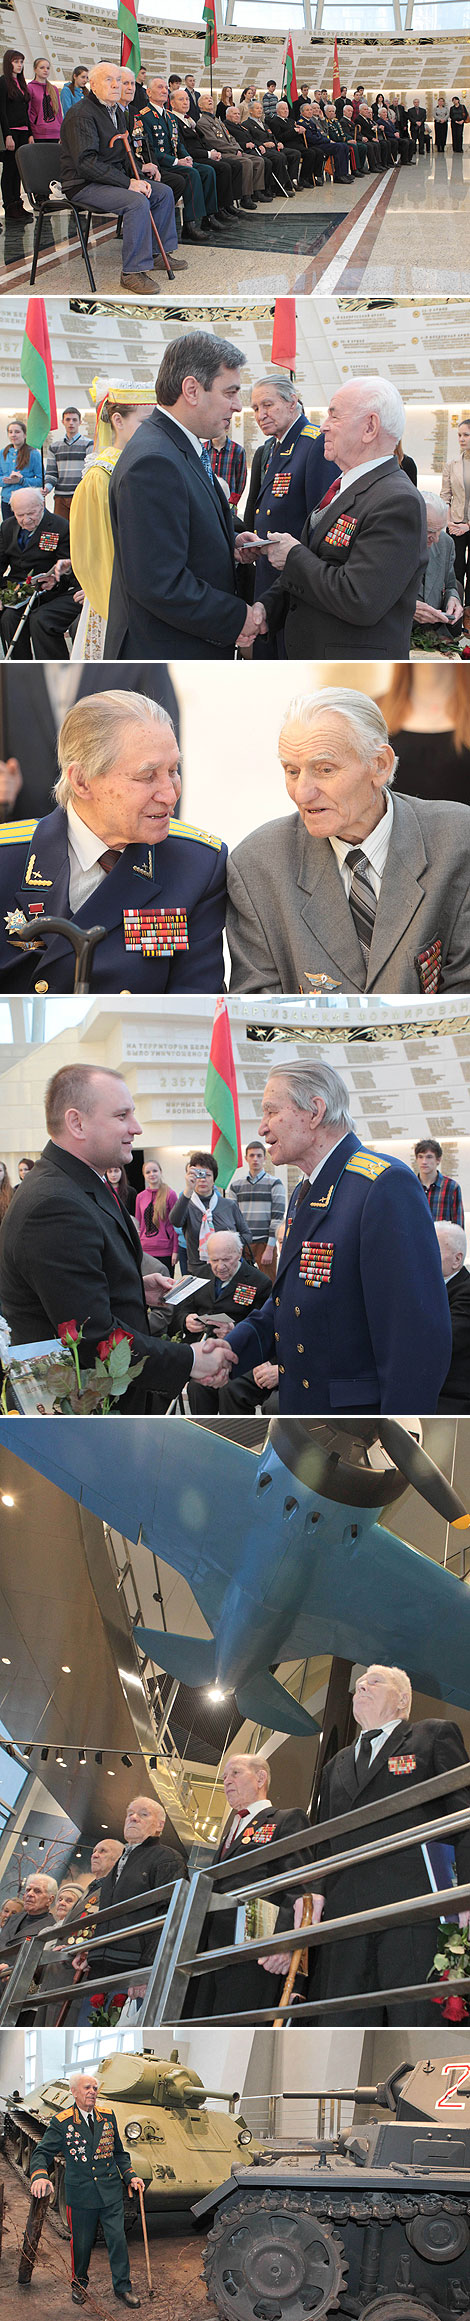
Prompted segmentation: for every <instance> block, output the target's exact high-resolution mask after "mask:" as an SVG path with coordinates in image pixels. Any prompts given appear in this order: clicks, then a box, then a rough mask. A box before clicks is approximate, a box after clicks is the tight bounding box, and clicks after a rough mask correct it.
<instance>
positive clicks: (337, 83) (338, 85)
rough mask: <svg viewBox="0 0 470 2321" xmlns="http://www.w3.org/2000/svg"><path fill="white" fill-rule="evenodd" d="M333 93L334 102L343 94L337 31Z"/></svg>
mask: <svg viewBox="0 0 470 2321" xmlns="http://www.w3.org/2000/svg"><path fill="white" fill-rule="evenodd" d="M332 95H333V103H334V100H335V97H340V96H341V81H340V77H339V57H338V42H337V38H336V33H335V45H334V49H333V90H332Z"/></svg>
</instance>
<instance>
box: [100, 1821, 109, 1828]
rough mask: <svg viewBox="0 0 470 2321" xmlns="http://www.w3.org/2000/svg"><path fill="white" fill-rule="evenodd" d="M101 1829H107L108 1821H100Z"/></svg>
mask: <svg viewBox="0 0 470 2321" xmlns="http://www.w3.org/2000/svg"><path fill="white" fill-rule="evenodd" d="M101 1828H102V1829H109V1821H102V1823H101Z"/></svg>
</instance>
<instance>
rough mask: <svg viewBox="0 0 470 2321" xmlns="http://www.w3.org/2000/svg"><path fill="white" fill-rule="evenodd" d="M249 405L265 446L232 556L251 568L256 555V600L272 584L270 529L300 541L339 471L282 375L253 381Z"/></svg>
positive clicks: (257, 455)
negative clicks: (266, 547)
mask: <svg viewBox="0 0 470 2321" xmlns="http://www.w3.org/2000/svg"><path fill="white" fill-rule="evenodd" d="M251 405H252V410H253V411H254V416H255V419H256V424H257V427H259V428H260V430H261V434H262V435H263V436H264V443H262V444H261V445H260V446H259V449H258V450H257V451H255V454H254V459H253V466H252V470H251V477H250V488H249V493H248V498H247V501H246V506H245V513H244V517H243V531H242V532H239V534H238V537H237V548H236V554H237V561H239V562H240V563H242V564H249V563H250V562H251V560H252V557H253V555H255V556H256V563H255V585H254V597H255V602H256V600H257V598H258V597H260V596H262V595H263V593H265V592H266V589H269V588H270V586H271V572H270V566H269V561H268V557H267V555H266V552H264V553H263V548H262V543H263V542H264V541H267V539H268V535H269V532H270V531H272V530H273V527H274V526H275V527H276V529H280V531H281V532H284V531H285V532H290V533H291V534H292V533H293V532H294V533H295V535H296V539H298V540H300V536H301V533H302V532H303V528H304V524H305V522H306V519H307V516H308V515H309V513H310V509H311V508H313V507H316V505H317V503H318V500H320V499H322V497H323V493H324V492H327V491H328V490H329V487H330V484H332V483H334V481H335V478H336V476H337V475H338V474H339V470H338V468H337V467H335V466H334V464H333V462H332V461H331V460H327V459H325V451H324V443H323V436H322V435H321V434H320V428H319V427H313V426H311V425H310V421H309V420H308V419H307V418H306V415H305V411H304V409H303V404H302V403H301V402H300V400H299V396H298V394H297V391H296V388H295V387H294V386H293V385H292V380H291V379H289V378H288V377H287V375H286V374H285V373H284V374H283V373H282V371H281V372H279V373H277V372H276V371H274V370H273V371H271V372H269V371H268V372H266V373H265V376H264V378H261V379H255V382H254V385H253V387H252V391H251ZM255 544H256V545H255Z"/></svg>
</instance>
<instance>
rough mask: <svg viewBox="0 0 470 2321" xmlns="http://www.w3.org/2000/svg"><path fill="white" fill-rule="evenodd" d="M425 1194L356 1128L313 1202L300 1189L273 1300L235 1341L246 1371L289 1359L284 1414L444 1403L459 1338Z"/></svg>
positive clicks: (283, 1382)
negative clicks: (364, 1140) (454, 1337)
mask: <svg viewBox="0 0 470 2321" xmlns="http://www.w3.org/2000/svg"><path fill="white" fill-rule="evenodd" d="M421 1196H422V1187H421V1185H419V1184H418V1183H417V1180H416V1177H414V1176H413V1174H412V1170H411V1169H409V1168H406V1167H405V1165H404V1163H403V1161H398V1160H392V1159H388V1158H387V1156H386V1154H385V1153H383V1154H382V1153H372V1152H367V1151H365V1150H364V1147H363V1146H362V1145H360V1143H359V1139H358V1137H357V1136H355V1135H354V1134H353V1132H352V1131H350V1133H349V1134H348V1135H347V1136H345V1137H344V1138H343V1139H342V1140H341V1143H340V1144H339V1145H337V1146H336V1150H335V1151H334V1152H333V1153H332V1155H331V1159H328V1158H327V1159H326V1161H325V1163H324V1166H323V1168H322V1169H321V1171H320V1174H319V1176H318V1177H317V1178H316V1180H315V1184H314V1185H312V1186H311V1188H310V1193H309V1194H307V1197H306V1199H305V1200H303V1201H299V1187H298V1186H296V1189H295V1192H294V1193H293V1195H292V1200H291V1201H290V1203H289V1209H288V1217H287V1226H286V1233H285V1238H284V1242H283V1247H282V1251H281V1257H280V1260H279V1269H278V1273H277V1276H276V1281H275V1283H274V1288H273V1293H272V1297H270V1298H269V1299H268V1301H267V1304H266V1305H265V1306H263V1307H262V1310H261V1313H259V1314H257V1315H256V1317H254V1319H253V1321H249V1322H248V1321H247V1322H240V1323H239V1324H238V1325H237V1328H236V1329H235V1330H232V1331H231V1333H230V1337H229V1339H228V1344H229V1345H230V1346H233V1347H234V1349H235V1353H236V1354H237V1356H238V1361H239V1365H240V1371H241V1372H245V1371H246V1370H252V1369H253V1365H254V1364H256V1363H257V1362H264V1361H266V1360H269V1361H279V1404H280V1409H281V1410H287V1411H291V1412H292V1411H293V1412H298V1411H301V1412H302V1413H304V1412H305V1413H307V1412H308V1411H319V1410H320V1411H321V1410H334V1411H358V1412H361V1411H363V1410H370V1409H372V1410H378V1411H396V1410H400V1411H403V1412H413V1411H416V1410H420V1411H425V1412H426V1411H434V1410H435V1409H436V1404H437V1399H438V1395H439V1392H440V1388H441V1385H442V1383H443V1380H444V1378H445V1376H446V1369H447V1367H448V1364H449V1360H450V1344H451V1336H452V1333H451V1329H450V1320H449V1306H448V1298H447V1291H446V1287H445V1282H444V1280H443V1276H442V1271H441V1261H440V1255H439V1248H438V1243H437V1240H436V1235H435V1233H434V1231H433V1229H432V1220H431V1218H430V1216H429V1210H428V1205H427V1202H426V1201H423V1200H422V1197H421ZM430 1227H431V1231H430V1230H429V1228H430ZM233 1375H234V1377H236V1375H237V1373H236V1371H235V1372H234V1373H233Z"/></svg>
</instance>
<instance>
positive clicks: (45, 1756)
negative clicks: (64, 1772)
mask: <svg viewBox="0 0 470 2321" xmlns="http://www.w3.org/2000/svg"><path fill="white" fill-rule="evenodd" d="M48 1756H49V1750H48V1749H41V1761H42V1764H43V1765H47V1759H48Z"/></svg>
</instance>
